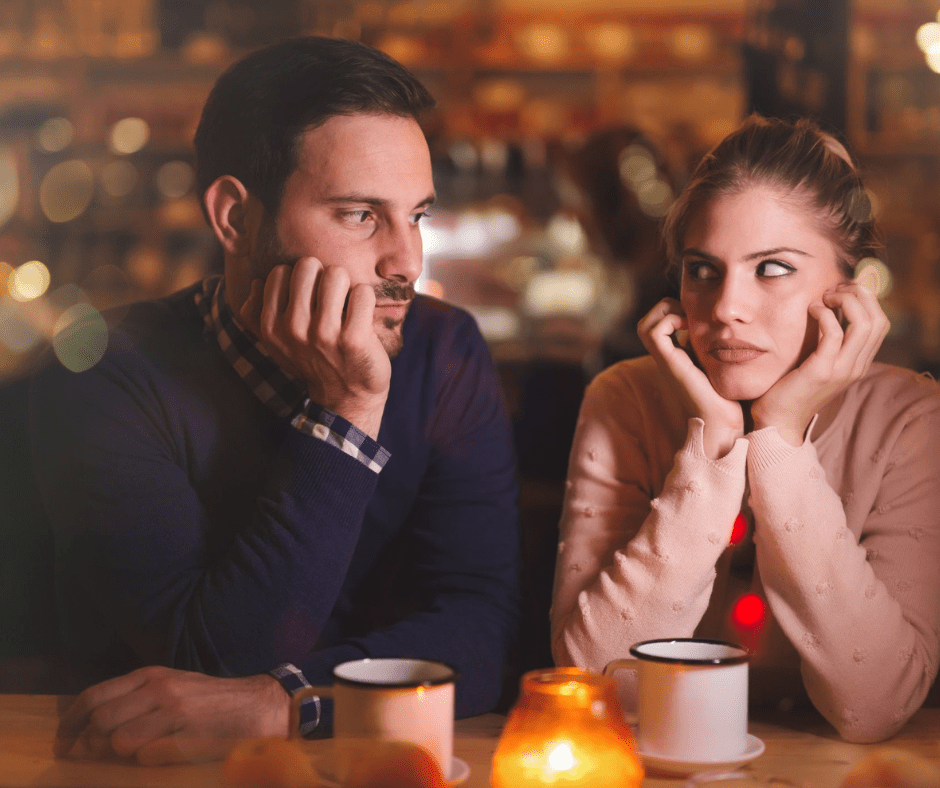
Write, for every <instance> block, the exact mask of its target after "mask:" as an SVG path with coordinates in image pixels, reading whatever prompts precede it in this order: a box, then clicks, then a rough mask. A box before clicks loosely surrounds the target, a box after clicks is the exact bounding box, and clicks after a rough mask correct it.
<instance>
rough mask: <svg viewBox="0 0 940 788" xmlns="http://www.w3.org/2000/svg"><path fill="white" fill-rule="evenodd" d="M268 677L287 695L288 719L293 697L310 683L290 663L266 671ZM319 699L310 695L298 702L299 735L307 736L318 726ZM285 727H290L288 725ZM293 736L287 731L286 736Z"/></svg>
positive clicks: (291, 732)
mask: <svg viewBox="0 0 940 788" xmlns="http://www.w3.org/2000/svg"><path fill="white" fill-rule="evenodd" d="M268 675H269V676H271V677H272V678H274V679H275V680H276V681H277V682H278V684H280V685H281V689H283V690H284V692H286V693H287V695H288V696H289V697H288V719H290V713H289V710H290V704H292V703H293V702H294V701H293V697H294V695H296V694H297V693H298V692H299V691H300V690H302V689H304V688H305V687H309V686H310V682H309V681H307V679H306V677H305V676H304V674H303V673H302V672H301V671H300V669H299V668H298V667H297V666H296V665H292V664H291V663H290V662H284V663H282V664H281V665H278V666H277V667H276V668H273V669H271V670H269V671H268ZM320 712H321V708H320V699H319V698H318V697H317V696H316V695H312V696H310V697H308V698H304V699H303V700H302V701H301V702H300V735H301V736H308V735H309V734H311V733H313V731H315V730H316V727H317V725H319V724H320ZM286 727H288V728H289V727H290V725H289V723H288V725H287V726H286ZM291 734H293V731H291V730H288V731H287V735H288V736H290V735H291Z"/></svg>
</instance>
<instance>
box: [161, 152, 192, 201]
mask: <svg viewBox="0 0 940 788" xmlns="http://www.w3.org/2000/svg"><path fill="white" fill-rule="evenodd" d="M194 182H195V174H194V173H193V168H192V167H191V166H190V165H189V164H187V163H186V162H185V161H168V162H167V163H166V164H164V165H163V166H162V167H161V168H160V169H159V170H157V188H158V189H159V190H160V193H161V194H162V195H163V196H164V197H167V198H168V199H171V200H175V199H177V198H179V197H182V196H183V195H184V194H186V193H187V192H188V191H189V190H190V189H191V188H192V187H193V183H194Z"/></svg>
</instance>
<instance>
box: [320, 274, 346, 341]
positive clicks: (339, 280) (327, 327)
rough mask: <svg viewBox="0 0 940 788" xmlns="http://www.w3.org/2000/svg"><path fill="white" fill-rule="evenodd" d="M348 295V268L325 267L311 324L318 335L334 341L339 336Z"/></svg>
mask: <svg viewBox="0 0 940 788" xmlns="http://www.w3.org/2000/svg"><path fill="white" fill-rule="evenodd" d="M348 295H349V274H348V273H347V272H346V269H345V268H340V267H339V266H336V265H333V266H328V267H327V268H325V269H323V274H322V275H321V276H320V284H319V286H318V287H317V306H316V309H315V310H314V316H313V325H312V326H311V328H312V329H313V330H314V331H315V332H316V335H317V337H319V338H320V339H323V340H326V341H328V342H333V341H335V340H336V337H338V336H339V332H340V329H341V327H342V325H343V309H344V308H345V306H346V297H347V296H348Z"/></svg>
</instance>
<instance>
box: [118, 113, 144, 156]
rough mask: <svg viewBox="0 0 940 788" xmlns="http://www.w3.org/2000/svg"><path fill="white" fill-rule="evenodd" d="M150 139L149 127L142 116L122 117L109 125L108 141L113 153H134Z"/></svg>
mask: <svg viewBox="0 0 940 788" xmlns="http://www.w3.org/2000/svg"><path fill="white" fill-rule="evenodd" d="M149 140H150V127H149V126H148V125H147V121H145V120H144V119H143V118H124V119H123V120H119V121H118V122H117V123H115V124H114V126H112V127H111V135H110V138H109V143H110V146H111V150H112V151H113V152H114V153H119V154H125V155H126V154H128V153H136V152H137V151H139V150H140V149H141V148H143V147H144V145H146V144H147V142H148V141H149Z"/></svg>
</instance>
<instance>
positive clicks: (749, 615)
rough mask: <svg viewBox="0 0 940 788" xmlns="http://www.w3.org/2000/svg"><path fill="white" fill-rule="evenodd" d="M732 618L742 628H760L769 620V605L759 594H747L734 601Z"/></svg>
mask: <svg viewBox="0 0 940 788" xmlns="http://www.w3.org/2000/svg"><path fill="white" fill-rule="evenodd" d="M731 620H732V621H734V623H735V624H736V625H737V626H739V627H740V628H741V629H760V628H761V627H762V626H764V622H765V621H766V620H767V605H766V604H765V603H764V600H763V599H761V598H760V597H759V596H758V595H757V594H745V595H744V596H742V597H741V598H740V599H739V600H738V601H737V602H735V603H734V609H733V610H732V611H731Z"/></svg>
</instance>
